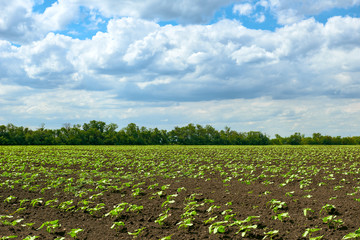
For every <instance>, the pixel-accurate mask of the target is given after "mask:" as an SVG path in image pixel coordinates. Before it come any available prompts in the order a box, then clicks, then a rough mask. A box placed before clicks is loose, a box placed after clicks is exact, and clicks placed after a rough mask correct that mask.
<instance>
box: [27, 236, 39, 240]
mask: <svg viewBox="0 0 360 240" xmlns="http://www.w3.org/2000/svg"><path fill="white" fill-rule="evenodd" d="M36 238H39V236H27V237H25V238H24V239H23V240H35V239H36Z"/></svg>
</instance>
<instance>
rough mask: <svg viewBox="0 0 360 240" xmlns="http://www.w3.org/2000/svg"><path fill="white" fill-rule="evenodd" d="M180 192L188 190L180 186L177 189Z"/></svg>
mask: <svg viewBox="0 0 360 240" xmlns="http://www.w3.org/2000/svg"><path fill="white" fill-rule="evenodd" d="M176 191H177V192H178V193H180V192H182V191H186V188H185V187H180V188H178V189H177V190H176Z"/></svg>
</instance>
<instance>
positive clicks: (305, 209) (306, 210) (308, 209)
mask: <svg viewBox="0 0 360 240" xmlns="http://www.w3.org/2000/svg"><path fill="white" fill-rule="evenodd" d="M303 211H304V216H305V217H308V216H309V212H312V213H313V212H314V210H312V209H311V208H304V210H303Z"/></svg>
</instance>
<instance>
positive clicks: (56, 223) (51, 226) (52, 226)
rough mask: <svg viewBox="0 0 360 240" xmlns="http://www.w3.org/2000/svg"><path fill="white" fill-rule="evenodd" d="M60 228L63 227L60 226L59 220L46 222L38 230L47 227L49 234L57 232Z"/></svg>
mask: <svg viewBox="0 0 360 240" xmlns="http://www.w3.org/2000/svg"><path fill="white" fill-rule="evenodd" d="M60 226H61V224H59V220H54V221H47V222H44V223H43V224H42V225H41V226H40V227H39V228H38V229H37V230H39V229H42V228H43V227H46V231H48V232H49V233H52V232H54V231H55V228H58V227H60Z"/></svg>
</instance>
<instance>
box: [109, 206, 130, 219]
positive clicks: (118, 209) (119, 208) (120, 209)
mask: <svg viewBox="0 0 360 240" xmlns="http://www.w3.org/2000/svg"><path fill="white" fill-rule="evenodd" d="M127 205H128V203H119V204H117V205H115V206H114V209H112V210H111V211H110V212H108V213H106V214H105V217H107V216H111V217H117V216H119V215H120V214H121V213H122V212H123V211H124V210H125V207H126V206H127Z"/></svg>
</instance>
